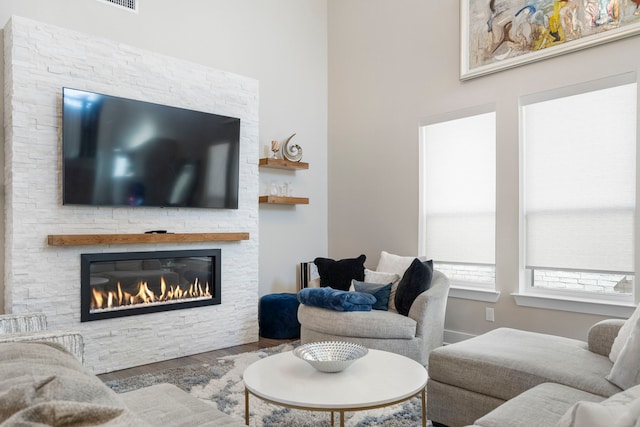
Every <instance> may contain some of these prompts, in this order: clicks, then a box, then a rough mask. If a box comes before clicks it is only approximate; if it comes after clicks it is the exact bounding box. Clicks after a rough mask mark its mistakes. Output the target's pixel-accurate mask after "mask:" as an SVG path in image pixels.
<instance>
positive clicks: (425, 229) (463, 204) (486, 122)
mask: <svg viewBox="0 0 640 427" xmlns="http://www.w3.org/2000/svg"><path fill="white" fill-rule="evenodd" d="M487 109H488V108H484V110H485V111H481V112H478V111H475V112H473V113H471V114H466V115H463V114H461V115H459V116H458V117H455V118H451V117H448V118H447V119H446V120H433V121H432V122H430V123H428V124H425V125H423V126H422V127H421V129H420V196H421V202H420V254H421V255H424V256H426V257H428V258H430V259H433V260H434V267H435V268H436V269H437V270H440V271H442V272H443V273H445V274H446V275H447V276H448V277H449V279H450V280H451V282H452V285H454V286H457V287H464V288H472V289H484V290H490V291H493V290H494V289H495V205H496V190H495V189H496V185H495V182H496V181H495V179H496V178H495V177H496V172H495V171H496V160H495V159H496V130H495V112H494V111H488V112H487V111H486V110H487Z"/></svg>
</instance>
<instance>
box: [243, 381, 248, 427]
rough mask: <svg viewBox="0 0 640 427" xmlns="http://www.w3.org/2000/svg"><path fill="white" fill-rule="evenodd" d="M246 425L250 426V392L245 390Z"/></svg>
mask: <svg viewBox="0 0 640 427" xmlns="http://www.w3.org/2000/svg"><path fill="white" fill-rule="evenodd" d="M244 424H245V425H247V426H248V425H249V390H247V389H246V388H245V389H244Z"/></svg>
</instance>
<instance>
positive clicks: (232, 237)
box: [47, 232, 249, 246]
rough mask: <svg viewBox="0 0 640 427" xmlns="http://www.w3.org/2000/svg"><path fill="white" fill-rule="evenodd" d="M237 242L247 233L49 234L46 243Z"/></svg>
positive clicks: (57, 244)
mask: <svg viewBox="0 0 640 427" xmlns="http://www.w3.org/2000/svg"><path fill="white" fill-rule="evenodd" d="M238 240H249V233H245V232H236V233H139V234H50V235H49V236H47V242H48V243H49V245H51V246H74V245H111V244H131V243H194V242H219V241H224V242H231V241H238Z"/></svg>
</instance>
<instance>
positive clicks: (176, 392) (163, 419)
mask: <svg viewBox="0 0 640 427" xmlns="http://www.w3.org/2000/svg"><path fill="white" fill-rule="evenodd" d="M120 396H121V397H122V398H123V400H124V402H125V404H126V405H127V407H128V408H129V409H131V410H132V411H133V412H135V413H136V414H137V415H138V416H139V417H140V418H142V419H143V420H145V421H146V422H148V423H149V424H151V425H154V426H162V427H180V426H189V427H218V426H238V427H240V426H243V425H244V423H242V422H240V421H238V420H236V419H234V418H231V417H229V416H228V415H226V414H224V413H222V412H220V411H218V410H217V409H216V408H214V407H213V406H211V405H210V404H207V403H205V402H203V401H201V400H199V399H196V398H193V397H192V396H189V394H188V393H186V392H184V391H183V390H181V389H179V388H178V387H176V386H174V385H173V384H157V385H153V386H150V387H145V388H141V389H138V390H134V391H130V392H128V393H122V394H121V395H120Z"/></svg>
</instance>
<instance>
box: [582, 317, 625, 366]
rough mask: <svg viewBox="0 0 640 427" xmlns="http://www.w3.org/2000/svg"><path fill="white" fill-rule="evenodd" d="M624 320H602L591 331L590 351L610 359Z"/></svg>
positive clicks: (589, 339)
mask: <svg viewBox="0 0 640 427" xmlns="http://www.w3.org/2000/svg"><path fill="white" fill-rule="evenodd" d="M622 325H624V319H606V320H602V321H600V322H598V323H596V324H595V325H593V326H592V327H591V328H590V329H589V338H588V339H587V342H588V343H589V351H591V352H593V353H597V354H601V355H603V356H607V357H609V353H610V352H611V346H612V345H613V341H614V340H615V339H616V337H617V336H618V332H619V331H620V328H622Z"/></svg>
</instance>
